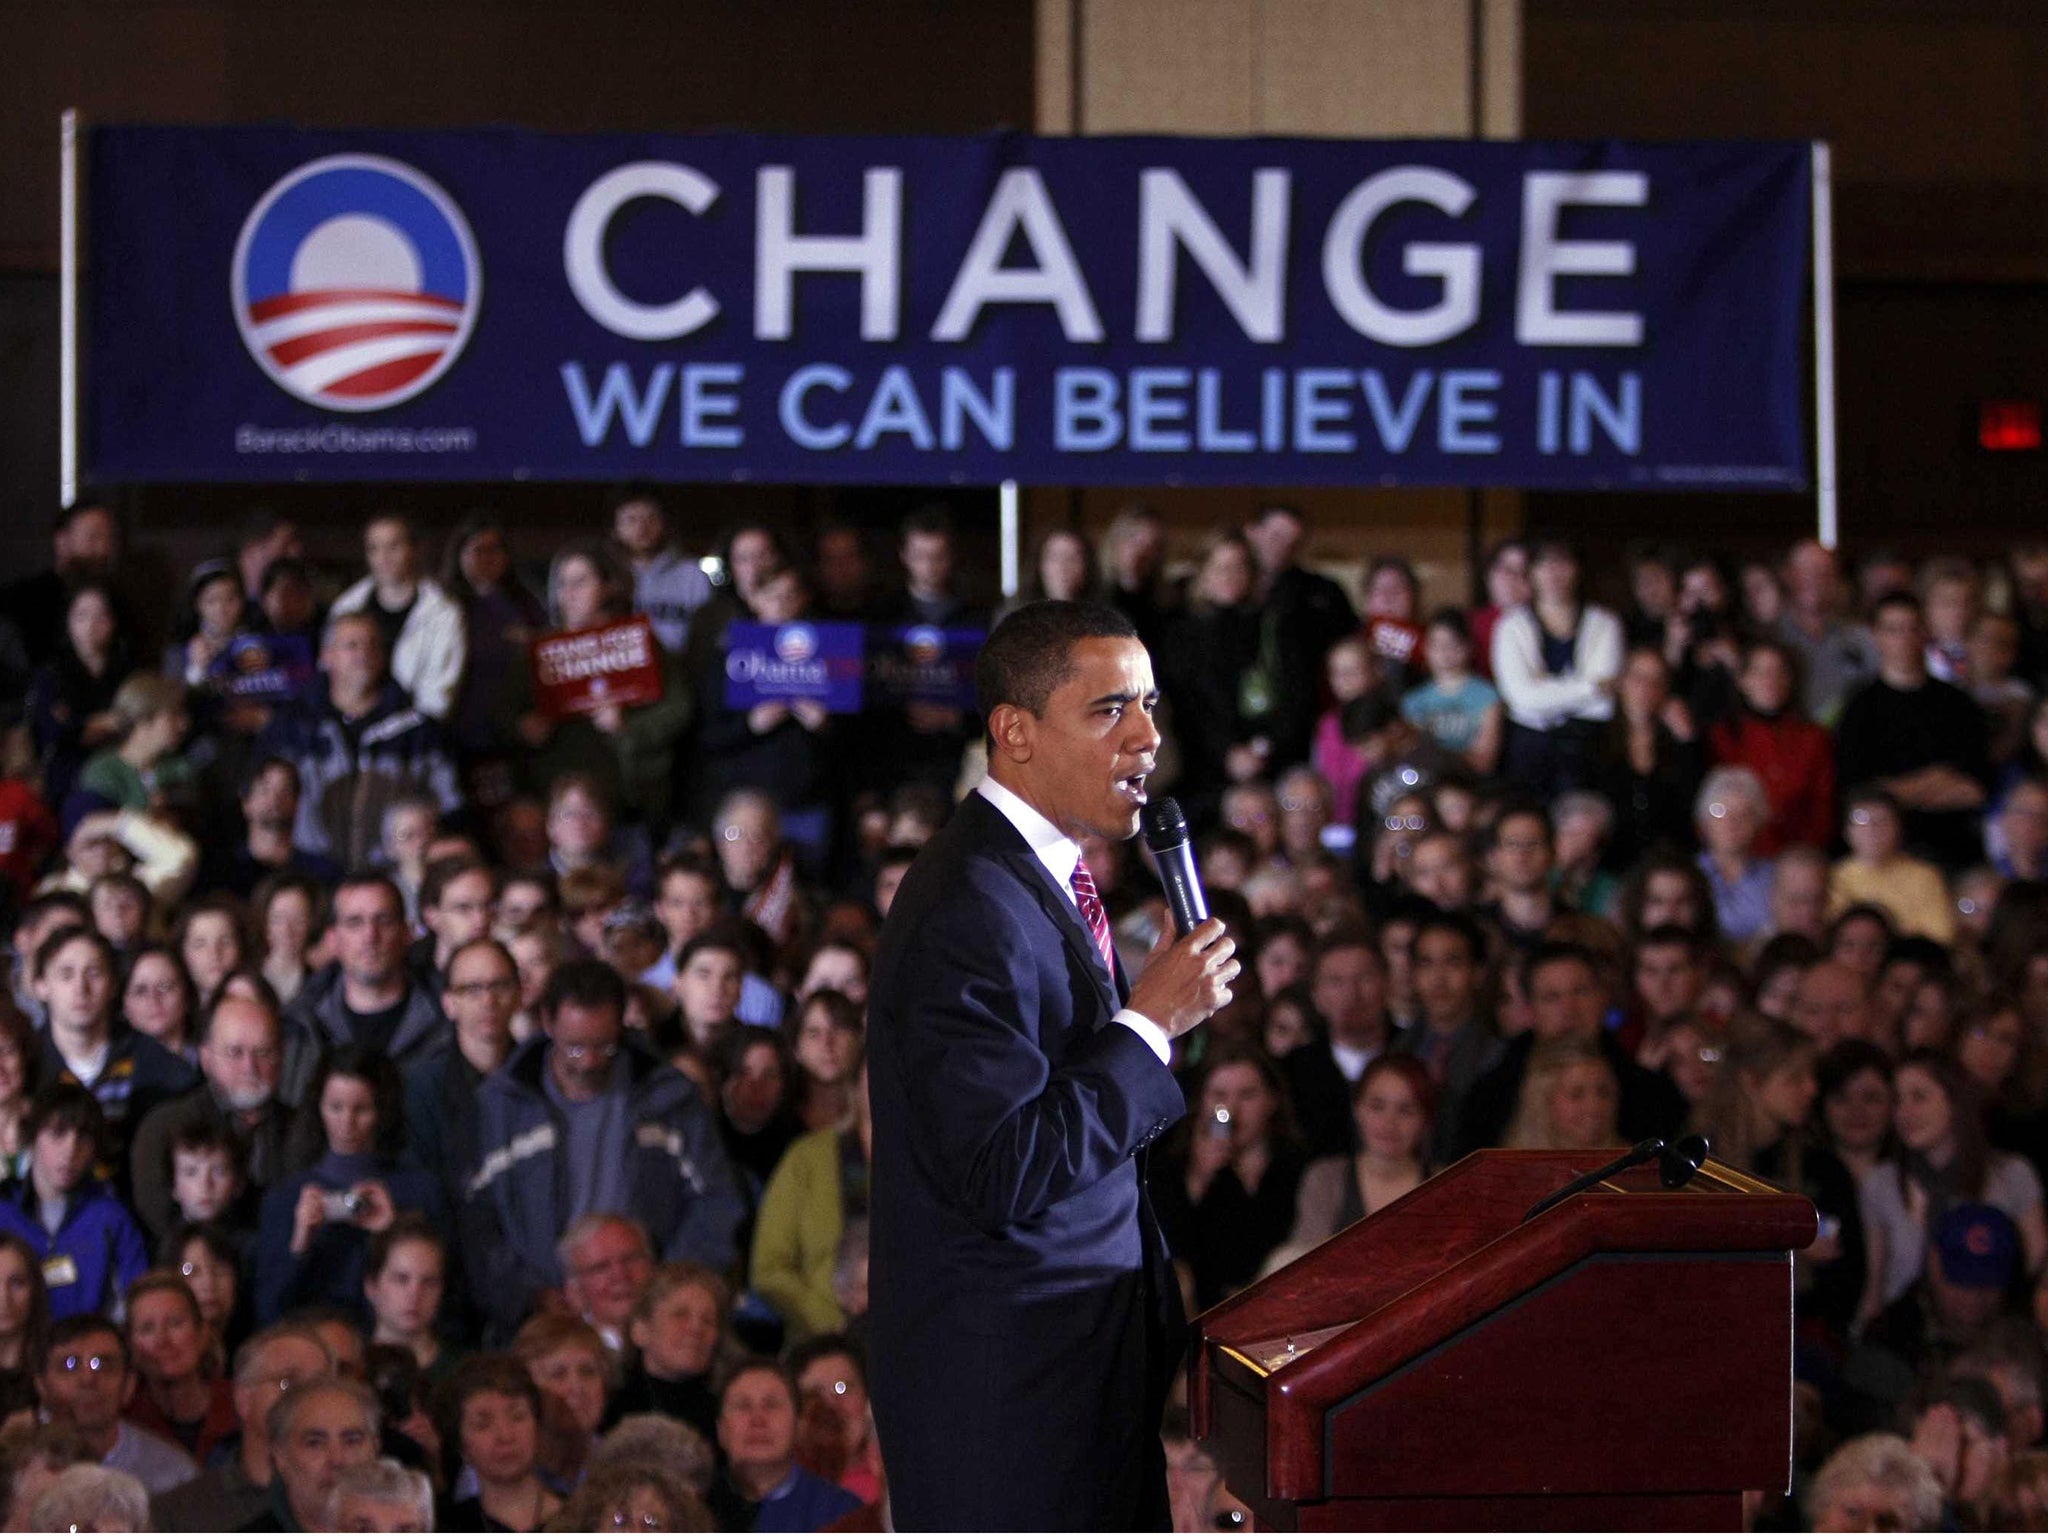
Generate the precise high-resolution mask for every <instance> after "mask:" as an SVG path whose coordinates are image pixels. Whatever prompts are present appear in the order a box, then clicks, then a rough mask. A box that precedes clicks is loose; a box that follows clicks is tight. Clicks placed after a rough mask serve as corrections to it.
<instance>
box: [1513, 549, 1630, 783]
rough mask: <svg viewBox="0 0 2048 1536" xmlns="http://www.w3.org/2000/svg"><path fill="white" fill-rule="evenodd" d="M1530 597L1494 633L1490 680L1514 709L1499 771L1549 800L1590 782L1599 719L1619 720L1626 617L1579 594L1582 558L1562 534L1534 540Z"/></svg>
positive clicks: (1599, 723) (1602, 721)
mask: <svg viewBox="0 0 2048 1536" xmlns="http://www.w3.org/2000/svg"><path fill="white" fill-rule="evenodd" d="M1529 582H1530V587H1531V589H1532V596H1531V599H1530V601H1529V603H1528V604H1527V605H1526V606H1524V607H1520V608H1514V609H1511V610H1509V611H1508V612H1507V613H1505V614H1503V615H1502V616H1501V620H1500V623H1499V624H1498V625H1496V626H1495V627H1494V631H1493V680H1494V685H1495V686H1496V687H1498V688H1499V689H1500V696H1501V702H1502V703H1503V704H1504V705H1505V706H1506V707H1507V716H1508V732H1507V744H1506V752H1505V753H1504V755H1503V760H1502V763H1501V773H1502V776H1503V777H1505V778H1507V779H1508V780H1510V781H1511V782H1514V783H1517V784H1521V785H1523V786H1525V787H1527V788H1528V789H1529V790H1530V791H1531V792H1532V793H1535V794H1538V795H1540V796H1541V797H1542V798H1543V799H1545V800H1549V799H1551V798H1553V797H1554V796H1557V795H1560V794H1563V793H1564V792H1565V791H1567V790H1571V789H1578V788H1582V787H1584V784H1585V781H1586V778H1587V775H1588V774H1589V773H1590V772H1591V769H1592V766H1593V756H1594V752H1595V750H1596V748H1597V744H1598V740H1599V735H1600V727H1601V726H1602V725H1603V724H1604V723H1605V722H1607V721H1608V720H1611V719H1613V718H1614V692H1613V689H1614V680H1615V679H1616V678H1617V677H1619V676H1620V675H1621V664H1622V657H1623V652H1624V646H1623V644H1622V629H1621V620H1620V619H1618V618H1616V617H1615V615H1614V614H1613V613H1611V612H1609V611H1608V610H1607V609H1605V608H1602V607H1600V606H1598V605H1597V604H1594V603H1588V602H1584V601H1582V600H1581V599H1580V596H1579V561H1578V556H1577V555H1576V554H1574V553H1573V551H1572V549H1571V546H1570V545H1568V544H1563V543H1560V542H1557V541H1555V540H1548V541H1545V542H1543V543H1541V544H1539V545H1537V547H1536V551H1535V554H1534V557H1533V559H1532V560H1531V562H1530V566H1529Z"/></svg>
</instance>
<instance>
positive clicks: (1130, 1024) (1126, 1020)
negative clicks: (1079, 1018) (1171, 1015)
mask: <svg viewBox="0 0 2048 1536" xmlns="http://www.w3.org/2000/svg"><path fill="white" fill-rule="evenodd" d="M1109 1021H1110V1023H1112V1024H1121V1025H1123V1026H1124V1028H1126V1029H1128V1030H1129V1031H1130V1032H1131V1033H1132V1034H1134V1035H1136V1036H1137V1037H1138V1038H1139V1039H1140V1040H1142V1041H1144V1042H1145V1048H1146V1049H1147V1050H1149V1051H1150V1052H1151V1053H1152V1054H1153V1055H1154V1056H1157V1057H1158V1058H1159V1065H1161V1066H1162V1067H1170V1066H1172V1065H1173V1041H1172V1040H1171V1039H1170V1038H1169V1037H1168V1036H1167V1033H1166V1031H1165V1030H1163V1029H1161V1028H1160V1027H1159V1026H1158V1025H1157V1024H1154V1023H1153V1022H1152V1021H1151V1020H1150V1019H1148V1018H1146V1017H1145V1015H1143V1014H1142V1013H1140V1012H1138V1010H1137V1009H1135V1008H1119V1009H1118V1010H1117V1011H1116V1012H1115V1013H1113V1014H1111V1015H1110V1016H1109Z"/></svg>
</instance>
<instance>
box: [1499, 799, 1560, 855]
mask: <svg viewBox="0 0 2048 1536" xmlns="http://www.w3.org/2000/svg"><path fill="white" fill-rule="evenodd" d="M1517 816H1532V817H1534V818H1535V819H1536V820H1537V821H1538V822H1540V823H1542V826H1543V840H1544V841H1545V842H1546V843H1548V844H1550V845H1551V846H1552V847H1553V848H1554V847H1556V846H1557V828H1556V827H1555V826H1553V825H1552V824H1551V820H1550V812H1549V811H1547V810H1545V809H1544V808H1543V807H1542V806H1540V805H1538V804H1537V803H1536V802H1535V801H1533V800H1514V801H1510V802H1509V803H1508V804H1506V805H1504V806H1502V807H1501V808H1500V813H1499V814H1498V815H1497V816H1495V817H1494V818H1493V825H1492V826H1491V827H1490V828H1488V829H1487V834H1486V846H1487V847H1488V848H1489V849H1493V848H1498V847H1499V846H1500V835H1501V832H1502V830H1503V829H1504V828H1505V827H1506V826H1507V824H1508V823H1509V822H1510V821H1511V820H1513V819H1514V818H1515V817H1517Z"/></svg>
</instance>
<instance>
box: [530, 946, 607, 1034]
mask: <svg viewBox="0 0 2048 1536" xmlns="http://www.w3.org/2000/svg"><path fill="white" fill-rule="evenodd" d="M571 1003H573V1004H575V1006H577V1007H578V1008H610V1009H612V1010H613V1011H614V1012H616V1013H617V1014H618V1016H619V1018H620V1020H621V1022H623V1021H624V1019H625V1017H626V983H625V982H624V981H623V980H621V979H620V977H619V973H618V972H617V971H615V970H613V969H612V968H611V967H610V966H608V965H606V964H605V963H604V962H603V961H602V960H566V961H564V962H563V963H562V964H560V965H558V966H556V967H555V970H554V974H553V975H551V976H549V977H548V984H547V986H546V987H545V988H544V989H543V990H542V992H541V995H540V1011H541V1017H542V1018H545V1019H552V1018H554V1017H555V1015H556V1014H558V1013H560V1012H561V1011H562V1009H563V1007H564V1006H565V1005H567V1004H571Z"/></svg>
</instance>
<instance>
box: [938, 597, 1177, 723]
mask: <svg viewBox="0 0 2048 1536" xmlns="http://www.w3.org/2000/svg"><path fill="white" fill-rule="evenodd" d="M1137 638H1138V631H1137V629H1136V628H1135V627H1134V626H1133V625H1132V623H1131V621H1130V620H1129V619H1127V618H1125V617H1124V616H1123V615H1122V614H1120V613H1118V612H1117V611H1116V610H1115V609H1114V608H1106V607H1104V606H1103V605H1102V604H1100V603H1068V602H1058V601H1053V600H1047V601H1045V602H1040V603H1026V604H1025V605H1024V606H1023V607H1022V608H1019V609H1018V610H1017V611H1016V612H1015V613H1013V614H1011V615H1010V616H1009V617H1008V618H1006V619H1004V620H1003V622H1002V623H1000V624H998V625H997V626H996V628H995V633H994V634H992V635H990V636H989V637H988V643H987V644H986V645H984V646H983V647H982V648H981V656H980V657H979V659H977V660H976V662H975V663H974V703H975V707H976V708H977V709H979V710H980V711H981V716H982V718H983V719H984V720H986V719H987V718H988V717H989V716H990V715H991V714H993V713H994V712H995V708H996V706H997V705H998V704H1013V705H1015V706H1016V707H1017V708H1019V709H1021V710H1024V711H1026V712H1027V713H1030V714H1034V715H1042V714H1044V713H1045V706H1046V703H1047V701H1049V700H1050V699H1051V698H1052V696H1053V694H1054V693H1055V692H1056V691H1057V690H1058V689H1059V686H1060V684H1062V683H1064V682H1065V681H1066V680H1067V679H1068V678H1069V677H1072V676H1073V675H1074V647H1075V645H1077V644H1078V643H1079V642H1081V641H1083V640H1135V639H1137Z"/></svg>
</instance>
